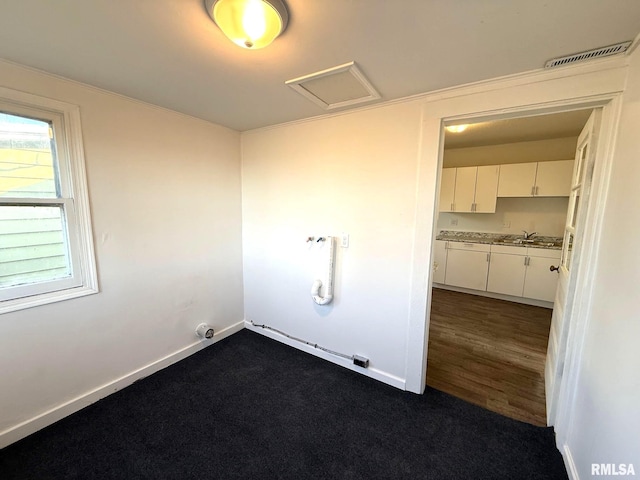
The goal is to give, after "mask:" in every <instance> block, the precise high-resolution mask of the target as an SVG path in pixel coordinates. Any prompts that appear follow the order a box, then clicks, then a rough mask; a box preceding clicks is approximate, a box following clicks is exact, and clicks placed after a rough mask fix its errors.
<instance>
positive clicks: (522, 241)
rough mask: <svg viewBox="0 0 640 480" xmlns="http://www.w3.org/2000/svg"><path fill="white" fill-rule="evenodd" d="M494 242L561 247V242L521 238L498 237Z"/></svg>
mask: <svg viewBox="0 0 640 480" xmlns="http://www.w3.org/2000/svg"><path fill="white" fill-rule="evenodd" d="M493 243H494V244H502V245H522V246H532V247H561V246H562V244H561V243H556V242H543V241H540V240H525V239H523V238H499V239H496V240H494V241H493Z"/></svg>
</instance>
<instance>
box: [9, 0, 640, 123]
mask: <svg viewBox="0 0 640 480" xmlns="http://www.w3.org/2000/svg"><path fill="white" fill-rule="evenodd" d="M286 2H287V4H288V7H289V12H290V23H289V27H288V29H287V31H286V32H285V33H284V35H283V36H281V37H280V38H278V39H277V40H276V41H275V42H274V43H273V44H272V45H271V46H269V47H267V48H265V49H263V50H255V51H249V50H244V49H241V48H239V47H237V46H235V45H234V44H232V43H231V42H230V41H229V40H227V39H226V38H225V37H224V36H223V35H222V33H221V32H220V31H219V30H218V28H217V27H216V26H215V24H214V23H213V22H212V21H211V18H210V17H209V16H208V15H207V13H206V12H205V9H204V1H203V0H55V1H53V0H2V1H1V2H0V57H1V58H5V59H7V60H11V61H15V62H18V63H22V64H25V65H29V66H32V67H36V68H39V69H42V70H45V71H48V72H51V73H55V74H58V75H62V76H65V77H68V78H71V79H74V80H78V81H81V82H85V83H88V84H91V85H95V86H98V87H102V88H105V89H107V90H111V91H114V92H118V93H121V94H124V95H127V96H130V97H133V98H137V99H140V100H143V101H146V102H149V103H153V104H156V105H161V106H164V107H167V108H170V109H173V110H177V111H180V112H184V113H187V114H190V115H193V116H196V117H200V118H203V119H206V120H209V121H212V122H215V123H218V124H221V125H226V126H228V127H230V128H233V129H236V130H240V131H243V130H248V129H252V128H257V127H262V126H266V125H272V124H277V123H282V122H286V121H291V120H296V119H301V118H306V117H312V116H315V115H321V114H323V113H325V111H324V110H322V109H321V108H320V107H318V106H317V105H314V104H313V103H311V102H309V101H308V100H307V99H305V98H304V97H302V96H300V95H298V94H297V93H296V92H294V91H293V90H292V89H291V88H289V87H287V86H286V85H285V84H284V82H285V81H286V80H289V79H292V78H295V77H299V76H302V75H306V74H309V73H313V72H316V71H318V70H323V69H326V68H329V67H333V66H336V65H340V64H343V63H347V62H349V61H351V60H355V61H356V63H357V64H358V66H359V67H360V69H361V70H362V71H363V73H364V74H365V75H366V76H367V77H368V79H369V80H370V81H371V83H372V84H373V85H374V87H375V88H376V89H377V90H378V91H379V92H380V93H381V95H382V99H381V100H379V101H386V100H391V99H396V98H401V97H405V96H409V95H413V94H417V93H423V92H428V91H432V90H436V89H440V88H444V87H450V86H454V85H461V84H465V83H469V82H474V81H478V80H483V79H487V78H493V77H498V76H502V75H507V74H512V73H517V72H522V71H527V70H533V69H538V68H541V67H542V66H543V65H544V62H545V61H546V60H548V59H550V58H552V57H557V56H562V55H566V54H571V53H575V52H578V51H582V50H587V49H591V48H595V47H600V46H605V45H609V44H613V43H617V42H621V41H624V40H631V39H633V38H634V37H635V36H636V35H637V34H638V32H640V1H638V0H615V1H607V0H563V1H542V0H540V1H532V0H286Z"/></svg>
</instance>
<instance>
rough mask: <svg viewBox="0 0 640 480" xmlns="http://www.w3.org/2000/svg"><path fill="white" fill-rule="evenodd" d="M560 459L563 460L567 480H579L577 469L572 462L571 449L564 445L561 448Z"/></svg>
mask: <svg viewBox="0 0 640 480" xmlns="http://www.w3.org/2000/svg"><path fill="white" fill-rule="evenodd" d="M562 457H563V458H564V466H565V468H566V469H567V474H568V475H569V480H580V475H578V469H577V468H576V464H575V463H574V461H573V455H571V449H570V448H569V445H567V444H566V443H565V444H564V445H563V447H562Z"/></svg>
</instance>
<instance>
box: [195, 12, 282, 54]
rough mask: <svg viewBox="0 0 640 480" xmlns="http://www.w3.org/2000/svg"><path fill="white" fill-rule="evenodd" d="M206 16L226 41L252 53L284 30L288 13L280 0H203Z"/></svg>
mask: <svg viewBox="0 0 640 480" xmlns="http://www.w3.org/2000/svg"><path fill="white" fill-rule="evenodd" d="M204 4H205V8H206V9H207V13H208V14H209V16H211V18H212V19H213V21H214V22H215V24H216V25H218V27H219V28H220V30H222V33H224V34H225V35H226V36H227V37H229V39H230V40H231V41H232V42H233V43H235V44H236V45H239V46H240V47H242V48H248V49H251V50H256V49H258V48H263V47H266V46H267V45H269V44H270V43H271V42H273V41H274V40H275V39H276V38H277V37H278V36H279V35H280V34H281V33H282V32H284V30H285V29H286V28H287V23H288V21H289V13H288V12H287V7H286V6H285V4H284V2H283V1H282V0H205V2H204Z"/></svg>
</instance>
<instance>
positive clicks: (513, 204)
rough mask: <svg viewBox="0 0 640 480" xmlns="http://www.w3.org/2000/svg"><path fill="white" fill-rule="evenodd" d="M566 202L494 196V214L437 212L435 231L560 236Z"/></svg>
mask: <svg viewBox="0 0 640 480" xmlns="http://www.w3.org/2000/svg"><path fill="white" fill-rule="evenodd" d="M568 205H569V198H568V197H548V198H498V201H497V202H496V212H495V213H448V212H441V213H440V214H439V215H438V230H454V231H463V232H488V233H500V234H505V235H506V234H521V233H522V231H523V230H526V231H527V232H538V235H545V236H551V237H562V234H563V230H564V222H565V219H566V216H567V206H568ZM452 222H454V223H455V224H453V223H452ZM505 225H509V226H508V227H507V226H505Z"/></svg>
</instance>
